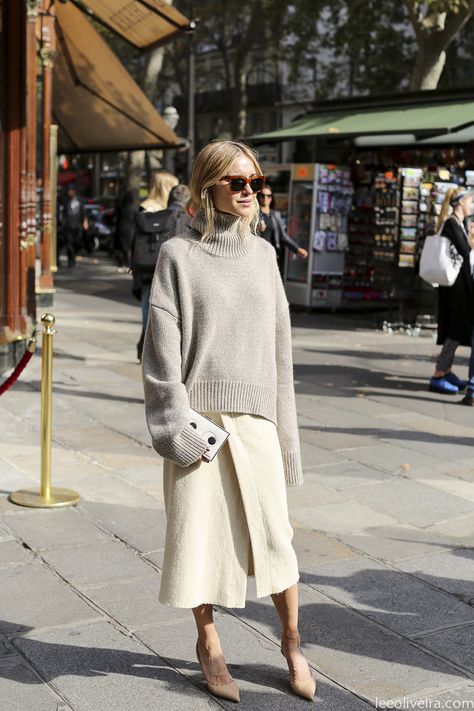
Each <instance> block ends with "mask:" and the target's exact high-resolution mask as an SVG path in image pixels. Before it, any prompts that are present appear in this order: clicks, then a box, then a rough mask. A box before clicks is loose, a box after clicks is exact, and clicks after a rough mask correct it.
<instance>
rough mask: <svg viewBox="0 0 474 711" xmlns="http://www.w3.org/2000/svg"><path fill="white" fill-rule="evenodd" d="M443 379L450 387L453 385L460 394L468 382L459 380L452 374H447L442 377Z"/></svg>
mask: <svg viewBox="0 0 474 711" xmlns="http://www.w3.org/2000/svg"><path fill="white" fill-rule="evenodd" d="M444 378H445V380H447V381H448V383H451V385H455V386H456V387H457V389H458V390H459V392H461V390H465V389H466V388H467V385H468V382H469V381H468V380H461V379H460V378H458V376H457V375H454V373H448V374H447V375H445V376H444Z"/></svg>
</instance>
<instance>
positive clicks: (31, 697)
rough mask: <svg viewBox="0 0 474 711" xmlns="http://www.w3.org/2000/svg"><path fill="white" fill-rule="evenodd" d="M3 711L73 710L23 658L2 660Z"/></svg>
mask: <svg viewBox="0 0 474 711" xmlns="http://www.w3.org/2000/svg"><path fill="white" fill-rule="evenodd" d="M0 704H1V706H0V708H1V709H2V711H3V710H4V711H72V709H71V706H69V704H67V703H66V702H65V701H64V699H63V698H62V697H61V696H60V695H58V694H56V693H55V692H54V691H53V690H52V689H51V688H50V687H49V686H47V685H46V684H44V683H43V681H42V679H41V678H40V677H38V675H37V674H36V673H35V672H34V671H33V669H32V668H31V667H30V666H28V665H27V664H26V663H25V662H24V661H23V660H22V658H21V657H18V656H10V657H7V658H3V659H0Z"/></svg>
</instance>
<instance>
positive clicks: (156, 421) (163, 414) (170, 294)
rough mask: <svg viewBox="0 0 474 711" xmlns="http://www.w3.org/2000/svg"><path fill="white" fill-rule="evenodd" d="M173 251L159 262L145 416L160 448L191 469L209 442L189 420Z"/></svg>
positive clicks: (145, 366)
mask: <svg viewBox="0 0 474 711" xmlns="http://www.w3.org/2000/svg"><path fill="white" fill-rule="evenodd" d="M167 247H168V245H163V246H162V247H161V249H160V252H159V256H158V261H157V264H156V269H155V274H154V277H153V282H152V286H151V293H150V308H149V313H148V324H147V328H146V334H145V340H144V344H143V353H142V375H143V386H144V393H145V414H146V421H147V425H148V429H149V431H150V434H151V440H152V444H153V447H154V449H155V450H156V451H157V452H158V454H160V455H161V456H162V457H164V458H165V459H169V460H171V461H172V462H174V463H175V464H177V465H178V466H180V467H186V466H189V465H190V464H193V463H194V462H196V461H197V460H199V459H200V457H201V455H203V454H204V452H205V451H206V449H207V443H206V442H205V440H203V439H202V437H200V436H199V435H198V434H197V433H196V431H195V430H194V428H193V427H192V425H191V424H190V422H189V398H188V394H187V391H186V387H185V384H184V383H183V382H182V376H181V328H180V314H179V303H178V298H177V283H176V273H175V268H174V264H173V262H172V259H171V258H170V254H169V251H170V250H168V249H167Z"/></svg>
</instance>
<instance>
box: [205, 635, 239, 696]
mask: <svg viewBox="0 0 474 711" xmlns="http://www.w3.org/2000/svg"><path fill="white" fill-rule="evenodd" d="M198 642H199V640H198V641H197V642H196V656H197V658H198V662H199V664H200V667H201V671H202V673H203V675H204V678H206V676H205V674H204V669H203V668H202V662H201V655H200V654H199V647H198ZM206 684H207V688H208V689H209V691H210V692H211V694H214V696H220V697H221V698H222V699H228V700H229V701H240V692H239V687H238V686H237V684H236V683H235V681H231V682H229V684H211V683H210V682H209V681H207V680H206Z"/></svg>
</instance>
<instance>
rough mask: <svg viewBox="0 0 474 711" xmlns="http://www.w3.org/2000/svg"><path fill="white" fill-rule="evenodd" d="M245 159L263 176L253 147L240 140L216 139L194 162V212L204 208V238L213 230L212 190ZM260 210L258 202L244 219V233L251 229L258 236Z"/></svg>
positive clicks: (192, 184) (192, 182) (192, 199)
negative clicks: (240, 157) (235, 163)
mask: <svg viewBox="0 0 474 711" xmlns="http://www.w3.org/2000/svg"><path fill="white" fill-rule="evenodd" d="M242 154H243V155H244V156H246V157H247V158H248V159H249V160H250V161H251V162H252V163H253V165H254V166H255V174H256V175H263V171H262V168H261V166H260V163H259V162H258V156H257V153H256V151H254V150H253V149H252V148H250V146H247V145H246V144H245V143H242V142H241V141H227V140H221V139H216V140H214V141H211V143H208V144H207V146H204V148H202V149H201V151H200V152H199V154H198V156H197V158H196V160H195V161H194V165H193V171H192V175H191V182H190V185H189V187H190V189H191V202H192V207H193V208H194V209H198V208H202V209H203V211H204V217H205V221H206V228H205V231H204V232H203V234H202V239H206V238H208V237H210V236H211V235H212V233H213V228H214V215H215V207H214V204H213V202H212V196H211V190H210V188H211V187H212V186H213V185H215V184H216V183H217V182H218V181H219V180H221V179H222V177H223V176H224V175H226V174H228V172H229V169H230V166H231V165H232V163H233V162H234V160H235V159H236V158H238V157H239V156H240V155H242ZM259 211H260V207H259V205H258V203H257V200H255V202H254V205H253V209H252V211H251V213H250V215H249V216H248V217H242V218H241V233H242V235H247V234H248V233H249V230H250V231H251V232H253V233H255V230H256V227H257V223H258V219H259Z"/></svg>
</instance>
